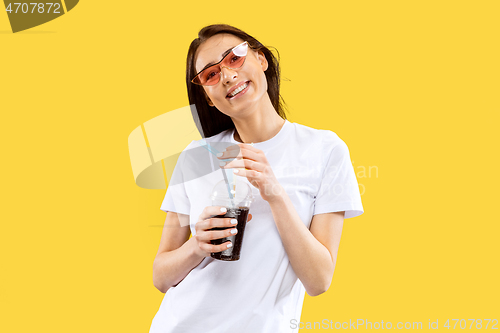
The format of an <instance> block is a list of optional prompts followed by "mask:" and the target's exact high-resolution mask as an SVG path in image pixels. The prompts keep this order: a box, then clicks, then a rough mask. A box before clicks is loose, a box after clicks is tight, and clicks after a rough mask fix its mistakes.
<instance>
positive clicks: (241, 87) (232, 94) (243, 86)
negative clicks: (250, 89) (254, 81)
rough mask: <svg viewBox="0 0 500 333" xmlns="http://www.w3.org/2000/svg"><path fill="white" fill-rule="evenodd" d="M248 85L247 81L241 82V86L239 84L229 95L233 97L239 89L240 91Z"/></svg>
mask: <svg viewBox="0 0 500 333" xmlns="http://www.w3.org/2000/svg"><path fill="white" fill-rule="evenodd" d="M247 86H248V83H245V84H243V85H242V86H240V87H239V88H236V89H235V90H234V91H233V92H232V93H231V94H230V95H231V97H234V96H235V95H236V94H237V93H239V92H240V91H242V90H243V89H245V88H246V87H247Z"/></svg>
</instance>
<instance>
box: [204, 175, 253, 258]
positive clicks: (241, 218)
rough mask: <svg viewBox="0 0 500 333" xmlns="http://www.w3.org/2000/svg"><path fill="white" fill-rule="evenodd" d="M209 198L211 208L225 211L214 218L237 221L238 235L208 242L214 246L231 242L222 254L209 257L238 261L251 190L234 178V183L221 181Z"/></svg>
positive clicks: (215, 253)
mask: <svg viewBox="0 0 500 333" xmlns="http://www.w3.org/2000/svg"><path fill="white" fill-rule="evenodd" d="M228 185H229V186H228ZM210 198H211V199H212V206H222V207H226V209H227V211H226V213H225V214H222V215H215V216H214V217H218V218H234V219H237V220H238V224H237V225H236V229H237V230H238V233H236V235H231V236H228V237H224V238H220V239H213V240H211V241H210V242H211V243H212V244H214V245H219V244H222V243H225V242H227V241H231V243H232V244H233V246H232V247H230V248H228V249H226V250H224V251H222V252H214V253H212V254H211V255H210V256H211V257H212V258H214V259H218V260H224V261H236V260H239V259H240V252H241V246H242V245H243V235H244V234H245V227H246V224H247V217H248V212H249V211H250V205H251V203H252V201H253V195H252V189H251V188H250V186H249V185H248V184H247V183H245V182H244V181H242V180H241V179H239V178H235V180H234V182H232V183H230V184H228V183H226V182H225V181H224V180H223V181H220V182H218V183H217V184H216V185H215V186H214V189H213V190H212V194H211V196H210ZM229 228H234V227H229ZM229 228H213V229H212V230H225V229H229Z"/></svg>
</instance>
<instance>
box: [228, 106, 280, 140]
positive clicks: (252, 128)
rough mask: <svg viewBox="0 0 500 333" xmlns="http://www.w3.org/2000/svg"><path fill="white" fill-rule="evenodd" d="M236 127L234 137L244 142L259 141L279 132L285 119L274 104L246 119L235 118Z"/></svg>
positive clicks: (270, 137)
mask: <svg viewBox="0 0 500 333" xmlns="http://www.w3.org/2000/svg"><path fill="white" fill-rule="evenodd" d="M233 123H234V126H235V127H236V130H235V133H234V139H235V140H236V141H238V142H243V143H258V142H264V141H267V140H269V139H272V138H273V137H274V136H275V135H276V134H278V133H279V131H280V130H281V128H282V127H283V125H284V124H285V119H283V118H281V117H280V116H279V115H278V113H277V112H276V110H275V109H274V107H273V106H272V104H270V108H269V107H268V108H265V109H261V110H260V112H253V113H252V116H250V117H247V118H244V119H239V118H238V119H236V118H233Z"/></svg>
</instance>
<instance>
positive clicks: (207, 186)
mask: <svg viewBox="0 0 500 333" xmlns="http://www.w3.org/2000/svg"><path fill="white" fill-rule="evenodd" d="M279 75H280V71H279V65H278V62H277V60H276V59H275V57H274V56H273V55H272V53H271V52H270V51H269V50H268V49H267V48H266V47H264V46H263V45H262V44H261V43H260V42H258V41H257V40H256V39H255V38H253V37H252V36H250V35H248V34H246V33H245V32H243V31H241V30H239V29H236V28H234V27H231V26H228V25H212V26H208V27H205V28H203V29H202V30H201V31H200V32H199V38H197V39H195V40H194V41H193V42H192V43H191V46H190V49H189V52H188V59H187V77H186V81H187V86H188V95H189V101H190V104H195V105H196V110H197V114H195V118H197V117H198V118H199V129H200V132H202V135H203V136H204V137H205V138H206V139H205V141H207V142H208V143H209V144H210V143H213V144H215V143H220V142H228V143H229V144H231V146H230V147H228V148H227V149H226V150H225V151H224V152H223V154H222V156H218V158H219V159H228V158H234V159H233V160H232V161H231V162H229V163H228V164H226V165H223V164H224V163H222V164H221V168H224V169H225V170H224V171H226V172H228V171H230V170H234V175H235V176H236V177H241V178H240V179H243V180H244V181H247V182H248V183H249V184H251V185H252V186H251V187H252V190H253V191H254V193H253V194H254V196H255V200H254V202H253V203H252V205H251V208H250V212H251V214H250V215H249V221H250V220H252V222H250V223H248V225H247V226H246V230H245V236H244V243H243V246H242V249H241V258H240V260H238V261H234V262H225V261H220V260H214V259H213V258H211V257H210V254H211V253H213V252H221V251H223V250H225V249H227V248H228V247H230V246H231V245H232V244H230V242H225V243H223V244H220V245H212V244H211V242H210V240H213V239H220V238H223V237H227V236H230V235H231V230H235V227H234V224H231V219H229V218H227V219H223V218H211V216H215V215H220V214H221V209H223V207H211V202H210V199H209V194H210V191H211V189H212V187H213V185H214V184H215V183H217V182H218V181H220V180H221V179H222V176H221V172H220V169H217V168H216V169H213V172H211V173H208V174H205V175H203V176H199V177H198V178H196V177H189V176H188V174H189V173H190V171H192V168H193V166H194V165H195V164H198V165H199V164H200V163H199V159H198V160H195V159H191V158H190V155H189V154H188V153H187V152H188V151H192V150H193V149H196V148H197V147H198V148H199V144H200V142H195V141H193V142H192V143H191V144H190V145H188V147H187V148H186V149H185V150H184V152H183V154H181V157H179V160H178V162H177V166H176V169H175V171H174V174H177V175H181V176H180V177H182V179H184V182H182V183H179V184H176V185H173V186H172V185H171V186H169V188H168V190H167V193H166V195H165V199H164V201H163V203H162V207H161V209H162V210H164V211H165V212H168V213H167V217H166V221H165V227H164V229H163V234H162V238H161V242H160V248H159V250H158V254H157V255H156V258H155V261H154V264H153V281H154V285H155V286H156V287H157V288H158V289H159V290H160V291H162V292H166V295H165V297H164V299H163V301H162V304H161V306H160V309H159V311H158V313H157V314H156V316H155V318H154V319H153V323H152V326H151V330H150V332H154V333H159V332H204V333H209V332H214V333H215V332H217V333H219V332H238V333H246V332H249V333H250V332H251V333H256V332H259V333H267V332H269V333H281V332H297V329H296V327H297V325H296V323H297V322H299V321H300V314H301V310H302V302H303V299H304V295H305V292H306V291H307V293H308V294H309V295H310V296H316V295H319V294H321V293H323V292H325V291H326V290H328V288H329V286H330V283H331V281H332V277H333V272H334V269H335V263H336V260H337V252H338V247H339V243H340V236H341V232H342V225H343V220H344V219H345V218H350V217H355V216H358V215H360V214H362V213H363V207H362V204H361V198H360V194H359V190H358V184H357V181H356V177H355V175H354V170H353V168H352V164H351V162H350V157H349V151H348V149H347V146H346V145H345V143H344V142H343V141H342V140H341V139H340V138H339V137H338V136H337V135H336V134H335V133H333V132H331V131H326V130H316V129H312V128H309V127H306V126H303V125H300V124H296V123H291V122H289V121H288V120H286V116H285V113H284V112H283V107H282V103H281V102H280V95H279V80H280V76H279ZM250 143H253V145H252V144H250ZM219 155H220V154H219ZM181 165H182V166H181ZM188 178H189V179H188ZM194 178H196V179H194ZM171 184H172V183H171ZM222 212H223V210H222ZM188 224H189V225H188ZM214 227H230V228H229V229H226V230H222V231H210V229H212V228H214ZM191 233H192V234H193V237H191V238H189V236H190V234H191Z"/></svg>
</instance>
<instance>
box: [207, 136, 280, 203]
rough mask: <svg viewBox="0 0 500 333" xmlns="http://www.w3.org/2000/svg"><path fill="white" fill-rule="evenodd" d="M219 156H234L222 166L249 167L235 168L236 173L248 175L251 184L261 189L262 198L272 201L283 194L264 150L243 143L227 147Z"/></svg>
mask: <svg viewBox="0 0 500 333" xmlns="http://www.w3.org/2000/svg"><path fill="white" fill-rule="evenodd" d="M218 155H220V154H218ZM217 158H219V159H230V158H234V160H232V161H230V162H229V163H227V164H225V165H224V163H225V162H221V168H223V169H232V168H245V169H247V170H245V169H234V174H235V175H237V176H241V177H247V179H248V181H249V182H250V184H252V185H253V186H255V187H256V188H257V189H259V192H260V195H261V196H262V199H264V200H266V201H268V202H271V201H273V200H275V199H277V198H279V197H281V196H282V195H283V193H284V189H283V187H282V186H281V184H280V183H279V182H278V180H277V179H276V177H275V176H274V173H273V170H272V168H271V165H270V164H269V162H268V161H267V158H266V155H264V152H263V151H262V150H260V149H257V148H254V147H253V146H251V145H249V144H245V143H241V144H238V145H233V146H229V147H227V148H226V150H225V151H224V152H223V154H222V156H217Z"/></svg>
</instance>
